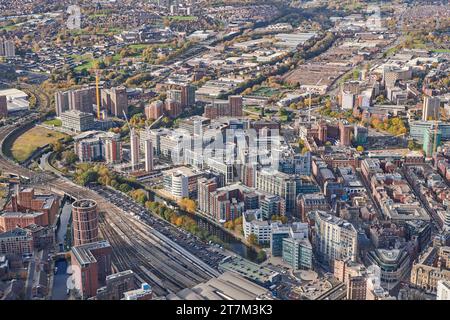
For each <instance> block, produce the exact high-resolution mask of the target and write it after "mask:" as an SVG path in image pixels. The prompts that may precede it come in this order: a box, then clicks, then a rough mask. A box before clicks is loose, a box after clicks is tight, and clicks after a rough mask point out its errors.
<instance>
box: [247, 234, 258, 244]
mask: <svg viewBox="0 0 450 320" xmlns="http://www.w3.org/2000/svg"><path fill="white" fill-rule="evenodd" d="M248 242H249V243H250V244H251V245H257V244H258V237H257V235H256V234H254V233H251V234H250V235H249V236H248Z"/></svg>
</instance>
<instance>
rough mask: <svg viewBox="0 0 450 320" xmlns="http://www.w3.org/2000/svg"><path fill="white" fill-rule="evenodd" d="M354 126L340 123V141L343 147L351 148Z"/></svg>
mask: <svg viewBox="0 0 450 320" xmlns="http://www.w3.org/2000/svg"><path fill="white" fill-rule="evenodd" d="M352 130H353V126H350V125H344V123H342V122H340V123H339V141H340V143H341V145H343V146H349V145H351V143H352V140H351V134H352Z"/></svg>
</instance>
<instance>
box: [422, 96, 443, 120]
mask: <svg viewBox="0 0 450 320" xmlns="http://www.w3.org/2000/svg"><path fill="white" fill-rule="evenodd" d="M440 104H441V101H440V99H439V97H430V96H425V97H424V99H423V107H422V121H428V120H439V115H440V110H439V107H440Z"/></svg>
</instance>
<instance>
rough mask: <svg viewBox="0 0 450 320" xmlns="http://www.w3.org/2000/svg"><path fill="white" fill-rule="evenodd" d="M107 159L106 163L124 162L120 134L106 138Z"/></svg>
mask: <svg viewBox="0 0 450 320" xmlns="http://www.w3.org/2000/svg"><path fill="white" fill-rule="evenodd" d="M105 161H106V163H112V164H114V163H120V162H122V142H121V141H120V135H115V136H114V137H111V138H108V139H106V140H105Z"/></svg>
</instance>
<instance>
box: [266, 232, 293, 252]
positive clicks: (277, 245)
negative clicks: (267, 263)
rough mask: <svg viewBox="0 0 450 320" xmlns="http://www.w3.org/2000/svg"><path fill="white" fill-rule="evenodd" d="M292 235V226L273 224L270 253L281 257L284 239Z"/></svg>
mask: <svg viewBox="0 0 450 320" xmlns="http://www.w3.org/2000/svg"><path fill="white" fill-rule="evenodd" d="M289 235H290V228H289V227H288V226H283V225H279V224H275V225H273V226H272V231H271V234H270V253H271V254H272V256H273V257H281V256H282V255H283V239H285V238H288V237H289Z"/></svg>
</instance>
